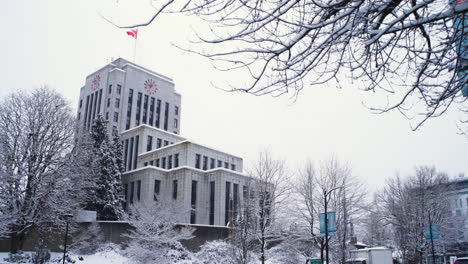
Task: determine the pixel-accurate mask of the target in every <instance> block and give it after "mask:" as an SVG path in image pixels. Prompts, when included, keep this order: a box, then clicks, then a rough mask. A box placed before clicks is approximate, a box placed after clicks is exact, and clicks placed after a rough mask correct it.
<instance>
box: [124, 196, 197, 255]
mask: <svg viewBox="0 0 468 264" xmlns="http://www.w3.org/2000/svg"><path fill="white" fill-rule="evenodd" d="M189 213H190V209H189V208H184V207H183V206H181V204H180V203H178V202H177V201H174V200H172V199H163V198H160V199H158V201H154V202H147V203H146V202H140V203H137V204H135V205H134V206H132V207H130V214H129V215H128V216H127V217H126V220H127V221H128V223H129V224H130V225H131V226H132V227H133V228H134V230H132V231H130V233H129V234H127V237H128V238H129V241H130V242H129V245H128V247H127V249H126V251H127V254H128V255H130V256H131V257H132V259H135V260H136V261H137V262H139V263H161V264H165V263H168V264H169V263H175V262H176V260H178V259H183V258H186V257H187V251H186V250H185V248H184V247H183V246H182V244H181V243H180V241H181V240H187V239H190V238H192V237H193V236H192V233H193V229H192V228H190V227H185V226H179V225H177V224H178V223H181V222H182V221H183V219H185V217H186V216H187V215H188V214H189Z"/></svg>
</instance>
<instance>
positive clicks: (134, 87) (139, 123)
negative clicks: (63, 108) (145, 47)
mask: <svg viewBox="0 0 468 264" xmlns="http://www.w3.org/2000/svg"><path fill="white" fill-rule="evenodd" d="M181 110H182V108H181V96H180V94H178V93H177V92H176V90H175V86H174V82H173V80H172V79H171V78H168V77H166V76H163V75H161V74H158V73H156V72H153V71H151V70H149V69H145V68H143V67H141V66H139V65H136V64H134V63H132V62H129V61H127V60H124V59H122V58H119V59H117V60H114V61H113V62H111V63H110V64H108V65H106V66H104V67H102V68H101V69H99V70H97V71H96V72H94V73H92V74H90V75H88V76H87V77H86V83H85V85H84V86H83V87H82V88H81V90H80V100H79V105H78V113H77V119H78V123H79V127H78V130H79V131H78V133H80V132H83V131H90V129H91V126H92V122H93V120H94V119H95V118H96V117H97V116H98V115H102V116H103V117H104V119H105V120H107V124H108V131H116V132H118V133H119V134H120V137H121V140H122V143H123V159H124V166H125V172H124V175H123V178H122V182H123V186H124V196H125V200H126V206H129V205H131V204H133V203H136V202H141V201H145V202H148V201H155V200H157V199H159V198H160V197H164V198H166V199H174V200H176V201H177V202H180V205H181V207H185V208H191V212H190V213H188V214H187V217H186V219H185V222H186V223H191V224H202V225H217V226H225V225H226V224H227V223H228V221H229V218H230V216H232V215H231V213H232V211H233V210H235V208H237V207H238V205H239V204H240V203H241V201H242V199H243V197H244V196H246V195H247V190H248V187H247V186H248V184H249V178H248V177H246V176H245V175H244V174H243V173H242V171H243V160H242V158H240V157H237V156H235V155H231V154H228V153H226V152H222V151H219V150H215V149H212V148H208V147H206V146H203V145H200V144H197V143H195V142H193V141H191V140H188V139H186V138H184V137H182V136H180V135H179V134H180V124H181V122H180V120H181V113H182V111H181Z"/></svg>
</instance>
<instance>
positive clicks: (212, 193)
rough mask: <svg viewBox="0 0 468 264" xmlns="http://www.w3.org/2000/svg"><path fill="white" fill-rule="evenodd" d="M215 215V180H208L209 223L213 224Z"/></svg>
mask: <svg viewBox="0 0 468 264" xmlns="http://www.w3.org/2000/svg"><path fill="white" fill-rule="evenodd" d="M214 216H215V182H214V181H212V182H210V225H214Z"/></svg>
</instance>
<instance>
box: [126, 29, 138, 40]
mask: <svg viewBox="0 0 468 264" xmlns="http://www.w3.org/2000/svg"><path fill="white" fill-rule="evenodd" d="M127 35H129V36H132V37H134V38H135V39H137V38H138V28H137V29H132V30H130V31H127Z"/></svg>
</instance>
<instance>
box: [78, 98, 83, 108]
mask: <svg viewBox="0 0 468 264" xmlns="http://www.w3.org/2000/svg"><path fill="white" fill-rule="evenodd" d="M81 105H83V99H80V107H79V108H80V109H81Z"/></svg>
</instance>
